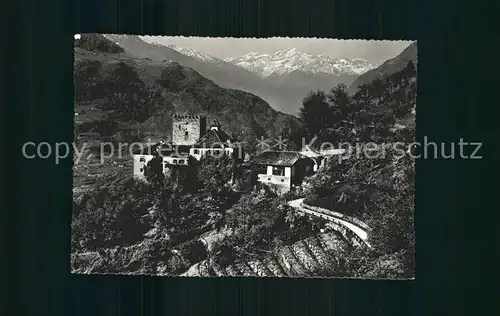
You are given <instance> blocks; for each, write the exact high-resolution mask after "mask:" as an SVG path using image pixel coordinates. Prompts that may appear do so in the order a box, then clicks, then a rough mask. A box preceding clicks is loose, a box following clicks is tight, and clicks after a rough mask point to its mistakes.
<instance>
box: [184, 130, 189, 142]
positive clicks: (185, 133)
mask: <svg viewBox="0 0 500 316" xmlns="http://www.w3.org/2000/svg"><path fill="white" fill-rule="evenodd" d="M188 136H189V134H188V132H187V131H185V132H184V140H188Z"/></svg>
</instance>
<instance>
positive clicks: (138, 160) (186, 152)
mask: <svg viewBox="0 0 500 316" xmlns="http://www.w3.org/2000/svg"><path fill="white" fill-rule="evenodd" d="M173 118H174V122H175V123H176V124H174V125H173V134H174V135H175V133H174V132H175V131H177V129H179V133H178V134H179V135H180V136H179V135H177V137H176V139H181V140H182V144H164V143H163V141H160V142H158V143H157V144H155V145H153V144H151V143H147V144H146V149H144V150H141V151H138V152H136V153H134V155H133V159H134V171H133V175H134V177H135V178H139V179H144V178H145V177H144V171H145V170H146V166H147V164H148V162H149V161H151V159H153V157H154V156H153V153H154V151H158V153H159V154H160V155H161V156H162V158H163V172H164V173H165V172H166V171H167V170H168V169H169V168H173V167H181V166H187V165H188V162H189V157H190V156H191V157H194V158H196V159H197V160H200V159H201V158H202V157H206V156H207V155H210V156H214V157H222V155H228V156H229V157H232V154H233V152H234V150H235V148H234V144H233V143H232V141H231V137H229V135H227V134H226V133H224V132H223V131H222V130H221V129H220V125H219V124H218V123H214V124H213V125H212V126H210V129H209V130H208V131H205V123H204V122H205V121H206V119H205V118H204V117H201V116H185V115H174V117H173ZM179 126H180V127H181V128H179ZM200 130H203V131H204V132H203V134H202V136H201V137H200V138H199V139H198V140H197V141H195V142H194V141H193V140H192V135H195V134H197V133H198V132H199V131H200ZM186 131H187V133H188V134H187V135H188V136H190V135H191V136H190V137H191V138H189V139H188V140H187V141H190V143H191V144H192V145H186V144H185V143H186V141H184V138H182V137H183V135H184V134H185V133H186ZM193 143H194V144H193Z"/></svg>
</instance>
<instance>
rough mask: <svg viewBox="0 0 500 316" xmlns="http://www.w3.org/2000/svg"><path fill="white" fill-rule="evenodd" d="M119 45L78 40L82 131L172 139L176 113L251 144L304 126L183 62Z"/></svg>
mask: <svg viewBox="0 0 500 316" xmlns="http://www.w3.org/2000/svg"><path fill="white" fill-rule="evenodd" d="M129 40H130V39H129ZM88 43H94V44H92V45H90V44H88ZM101 47H114V48H115V49H111V50H110V49H107V48H106V49H101ZM116 47H121V46H120V45H118V44H116V43H113V42H111V41H109V39H107V38H105V37H102V36H99V35H95V34H82V35H81V38H80V39H79V40H76V41H75V63H74V80H75V106H76V109H75V111H76V112H77V113H78V116H76V123H77V126H78V131H79V132H87V131H96V132H99V133H101V135H106V136H113V135H116V134H117V133H118V132H121V131H123V130H125V129H130V128H131V127H136V126H137V127H138V129H139V130H140V131H141V132H157V133H158V134H161V135H162V136H166V137H167V138H168V137H169V135H168V131H169V130H170V124H171V122H170V120H169V117H170V115H171V114H173V113H174V112H175V113H180V114H198V115H206V116H208V118H209V120H210V119H213V118H217V120H218V121H219V122H220V123H221V124H222V128H223V129H225V130H226V131H228V132H229V133H234V134H235V135H236V136H239V137H240V138H241V139H242V140H246V141H250V140H253V139H254V138H255V137H257V136H266V135H267V136H275V135H277V134H279V133H280V132H281V129H285V128H290V129H292V130H293V129H295V128H297V127H298V125H299V121H298V120H297V119H295V118H294V117H292V116H290V115H286V114H284V113H281V112H278V111H275V110H274V109H272V108H271V107H270V106H269V104H268V103H266V102H265V101H264V100H263V99H261V98H260V97H257V96H255V95H252V94H250V93H247V92H244V91H239V90H232V89H224V88H222V87H220V86H218V85H217V84H215V83H214V82H213V81H211V80H209V79H207V78H205V77H203V76H202V75H200V74H199V73H198V72H197V71H195V70H193V69H192V68H190V67H186V66H181V65H180V64H179V63H176V62H168V61H166V62H165V61H159V60H158V55H154V54H160V53H158V52H157V51H156V50H154V51H151V52H150V53H147V52H146V53H147V54H149V56H151V57H154V56H156V57H155V58H156V59H155V60H153V58H149V57H143V58H139V57H137V56H134V55H133V54H131V53H130V51H127V50H123V51H122V50H120V49H116ZM137 49H140V48H137ZM167 49H168V48H167ZM167 52H169V53H171V52H170V51H167ZM174 52H175V51H174ZM173 54H175V53H173ZM181 55H182V54H181ZM162 56H163V55H162ZM186 58H189V57H186Z"/></svg>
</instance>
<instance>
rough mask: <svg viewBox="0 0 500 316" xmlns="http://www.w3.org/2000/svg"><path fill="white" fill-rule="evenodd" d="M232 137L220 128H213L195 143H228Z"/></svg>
mask: <svg viewBox="0 0 500 316" xmlns="http://www.w3.org/2000/svg"><path fill="white" fill-rule="evenodd" d="M230 139H231V137H229V135H227V134H226V133H224V132H223V131H221V130H220V129H211V130H209V131H208V132H206V133H205V135H203V136H202V137H201V138H200V139H199V140H198V141H197V142H196V143H195V144H194V146H195V147H211V146H212V145H214V144H217V145H218V144H221V143H222V144H224V145H226V144H227V141H228V140H230Z"/></svg>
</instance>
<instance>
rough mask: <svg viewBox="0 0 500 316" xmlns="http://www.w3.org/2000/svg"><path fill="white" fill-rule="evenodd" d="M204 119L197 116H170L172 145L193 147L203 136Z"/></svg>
mask: <svg viewBox="0 0 500 316" xmlns="http://www.w3.org/2000/svg"><path fill="white" fill-rule="evenodd" d="M206 122H207V119H206V117H203V116H199V115H174V116H172V143H173V144H174V145H188V146H189V145H193V144H194V143H196V141H198V139H199V138H200V137H201V136H203V134H205V131H206V128H207V123H206Z"/></svg>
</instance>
